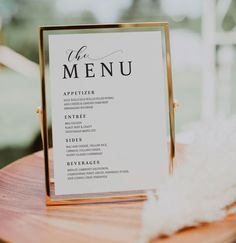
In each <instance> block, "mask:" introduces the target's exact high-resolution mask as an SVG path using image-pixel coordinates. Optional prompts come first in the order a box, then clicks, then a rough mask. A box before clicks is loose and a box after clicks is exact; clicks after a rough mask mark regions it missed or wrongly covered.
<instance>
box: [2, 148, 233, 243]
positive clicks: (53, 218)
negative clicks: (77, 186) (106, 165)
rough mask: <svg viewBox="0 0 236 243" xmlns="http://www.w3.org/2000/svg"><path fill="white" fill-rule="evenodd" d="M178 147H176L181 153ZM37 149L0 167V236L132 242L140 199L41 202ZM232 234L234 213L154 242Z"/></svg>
mask: <svg viewBox="0 0 236 243" xmlns="http://www.w3.org/2000/svg"><path fill="white" fill-rule="evenodd" d="M181 150H182V147H178V153H179V154H181ZM44 196H45V195H44V170H43V155H42V152H38V153H35V154H32V155H30V156H27V157H24V158H22V159H20V160H18V161H16V162H14V163H12V164H11V165H9V166H7V167H5V168H3V169H2V170H0V242H1V241H3V242H4V241H6V242H24V243H27V242H40V243H44V242H46V243H47V242H57V243H59V242H63V243H64V242H81V243H87V242H92V243H94V242H95V243H97V242H98V243H100V242H101V243H108V242H122V243H129V242H136V241H137V239H138V237H139V232H140V229H141V213H142V207H143V204H144V202H129V203H112V204H91V205H73V206H50V207H46V206H45V198H44ZM233 239H236V215H232V216H230V217H228V218H226V219H225V220H224V221H219V222H216V223H213V224H207V225H203V226H201V227H198V228H192V229H188V230H184V231H182V232H179V233H178V234H176V235H174V236H172V237H170V238H163V239H156V240H154V241H153V242H160V243H185V242H186V243H202V242H203V243H204V242H206V243H218V242H234V241H233Z"/></svg>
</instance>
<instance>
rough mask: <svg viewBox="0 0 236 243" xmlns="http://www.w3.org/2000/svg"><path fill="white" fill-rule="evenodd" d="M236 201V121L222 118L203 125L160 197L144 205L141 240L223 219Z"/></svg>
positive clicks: (163, 187)
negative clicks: (228, 207)
mask: <svg viewBox="0 0 236 243" xmlns="http://www.w3.org/2000/svg"><path fill="white" fill-rule="evenodd" d="M235 201H236V118H231V119H230V120H226V119H225V118H218V119H215V120H213V121H211V122H209V123H207V124H204V125H201V126H200V127H199V129H198V131H197V132H196V133H195V139H194V141H193V143H192V144H191V145H188V146H187V148H186V151H185V153H184V157H183V158H182V159H181V160H180V161H177V166H176V169H175V172H174V175H173V176H172V177H170V178H169V179H168V181H167V182H166V183H165V184H163V185H162V187H161V188H159V189H158V199H156V198H154V196H151V197H150V198H149V199H148V201H147V202H146V204H145V206H144V210H143V228H142V231H141V239H140V242H148V241H149V240H150V239H152V238H155V237H159V236H162V235H167V236H168V235H171V234H173V233H175V232H177V231H178V230H180V229H183V228H185V227H189V226H197V225H199V224H201V223H207V222H212V221H215V220H219V219H221V218H223V217H225V216H226V215H227V214H229V213H230V211H229V210H227V209H226V206H228V205H230V204H232V203H233V202H235ZM231 212H232V210H231Z"/></svg>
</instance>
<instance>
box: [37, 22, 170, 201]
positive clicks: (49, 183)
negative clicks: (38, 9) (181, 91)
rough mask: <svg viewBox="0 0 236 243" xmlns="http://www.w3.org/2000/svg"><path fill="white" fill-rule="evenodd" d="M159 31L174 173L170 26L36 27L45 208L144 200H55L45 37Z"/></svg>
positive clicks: (134, 197)
mask: <svg viewBox="0 0 236 243" xmlns="http://www.w3.org/2000/svg"><path fill="white" fill-rule="evenodd" d="M152 28H154V29H155V28H158V29H160V30H161V31H162V33H163V40H164V41H163V44H164V52H165V55H164V58H165V69H166V80H167V96H168V98H167V99H168V119H169V137H170V140H169V173H170V174H171V173H172V172H173V166H174V162H173V160H174V156H175V121H174V120H175V119H174V118H175V117H174V108H175V103H174V100H173V86H172V72H171V57H170V36H169V25H168V23H167V22H145V23H116V24H93V25H66V26H42V27H39V63H40V81H41V99H42V105H41V107H40V108H38V113H39V118H40V124H41V135H42V141H43V150H44V168H45V186H46V205H48V206H50V205H66V204H83V203H98V202H117V201H136V200H144V199H145V198H146V193H145V192H141V193H140V192H139V193H136V194H135V193H133V194H132V195H130V194H129V192H122V193H117V194H116V195H115V196H114V195H113V194H109V193H106V194H104V195H102V196H101V195H100V196H98V197H96V196H91V195H84V196H83V197H78V196H73V197H67V196H64V197H55V195H54V189H53V186H54V180H53V175H52V168H51V164H50V163H51V161H50V158H49V133H48V120H47V97H46V89H47V88H46V55H45V52H46V49H45V45H44V42H45V34H47V33H49V32H52V31H53V32H54V31H55V32H57V31H78V30H85V31H86V30H108V31H109V30H114V29H115V30H122V31H126V30H130V29H135V30H141V29H142V30H145V29H152Z"/></svg>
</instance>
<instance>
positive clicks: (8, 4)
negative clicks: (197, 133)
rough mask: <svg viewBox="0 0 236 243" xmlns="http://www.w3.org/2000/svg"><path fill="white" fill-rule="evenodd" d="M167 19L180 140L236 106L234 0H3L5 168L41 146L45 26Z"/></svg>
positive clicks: (0, 145)
mask: <svg viewBox="0 0 236 243" xmlns="http://www.w3.org/2000/svg"><path fill="white" fill-rule="evenodd" d="M141 21H168V22H169V23H170V27H171V33H170V34H171V55H172V68H173V83H174V96H175V97H176V98H177V99H178V100H179V102H180V107H179V109H178V112H177V117H176V130H177V140H178V141H181V142H186V141H187V140H188V139H189V137H190V135H191V131H192V127H193V126H194V124H196V123H198V122H199V121H201V120H206V119H209V118H210V117H212V116H214V115H215V114H219V113H220V114H224V115H226V116H231V115H233V114H234V113H235V111H236V106H235V105H234V104H236V95H234V92H235V91H236V80H235V79H236V58H235V57H236V54H235V53H236V51H235V49H236V48H235V47H236V1H235V0H192V1H189V0H176V1H172V0H99V1H94V0H50V1H48V0H41V1H38V0H0V168H2V167H4V166H5V165H7V164H9V163H10V162H12V161H14V160H16V159H18V158H20V157H22V156H24V155H26V154H29V153H32V152H34V151H37V150H40V149H42V145H41V141H40V135H39V121H38V117H37V115H36V113H35V110H36V107H37V106H39V105H40V103H41V100H40V82H39V71H38V42H37V38H38V32H37V31H38V26H40V25H57V24H63V25H64V24H89V23H109V22H141Z"/></svg>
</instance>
